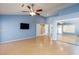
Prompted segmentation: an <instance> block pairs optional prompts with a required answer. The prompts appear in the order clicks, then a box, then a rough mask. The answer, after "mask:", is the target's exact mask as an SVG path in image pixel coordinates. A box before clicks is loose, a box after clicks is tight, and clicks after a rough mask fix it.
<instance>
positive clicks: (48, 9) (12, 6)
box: [0, 3, 73, 16]
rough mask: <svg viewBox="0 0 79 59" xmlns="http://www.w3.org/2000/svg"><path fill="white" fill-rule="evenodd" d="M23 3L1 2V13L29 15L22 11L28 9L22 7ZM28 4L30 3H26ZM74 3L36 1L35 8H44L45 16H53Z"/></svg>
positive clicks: (43, 13)
mask: <svg viewBox="0 0 79 59" xmlns="http://www.w3.org/2000/svg"><path fill="white" fill-rule="evenodd" d="M21 5H22V3H20V4H18V3H0V15H28V13H26V12H25V13H24V12H21V11H23V10H27V11H28V8H27V7H23V8H22V7H21ZM25 5H26V6H27V5H29V4H25ZM71 5H73V4H72V3H35V6H34V9H39V8H42V9H43V12H42V13H41V15H43V16H51V15H54V14H55V13H57V11H58V10H61V9H63V8H66V7H68V6H71Z"/></svg>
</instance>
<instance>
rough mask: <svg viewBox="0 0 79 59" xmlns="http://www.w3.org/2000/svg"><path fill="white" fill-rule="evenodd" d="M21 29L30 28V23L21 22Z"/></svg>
mask: <svg viewBox="0 0 79 59" xmlns="http://www.w3.org/2000/svg"><path fill="white" fill-rule="evenodd" d="M20 29H29V24H27V23H20Z"/></svg>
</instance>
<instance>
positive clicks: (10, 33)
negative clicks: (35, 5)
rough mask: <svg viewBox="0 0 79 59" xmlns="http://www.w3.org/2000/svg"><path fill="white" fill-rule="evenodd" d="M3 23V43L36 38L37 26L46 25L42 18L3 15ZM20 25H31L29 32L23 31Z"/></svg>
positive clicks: (0, 19) (1, 18)
mask: <svg viewBox="0 0 79 59" xmlns="http://www.w3.org/2000/svg"><path fill="white" fill-rule="evenodd" d="M0 21H2V22H1V27H2V28H1V29H2V31H1V32H2V33H1V35H0V36H1V37H0V38H1V42H5V41H11V40H18V39H28V38H32V37H35V36H36V24H37V23H44V22H45V21H44V18H43V17H41V16H33V17H32V16H24V15H3V16H0ZM20 23H29V25H30V28H29V30H21V29H20Z"/></svg>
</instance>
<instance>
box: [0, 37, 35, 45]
mask: <svg viewBox="0 0 79 59" xmlns="http://www.w3.org/2000/svg"><path fill="white" fill-rule="evenodd" d="M35 37H36V36H32V37H29V38H21V39H16V40H9V41H4V42H0V44H4V43H10V42H15V41H20V40H26V39H31V38H35Z"/></svg>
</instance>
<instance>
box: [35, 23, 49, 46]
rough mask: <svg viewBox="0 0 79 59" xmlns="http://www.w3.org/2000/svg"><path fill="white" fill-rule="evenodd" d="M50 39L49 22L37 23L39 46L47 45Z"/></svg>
mask: <svg viewBox="0 0 79 59" xmlns="http://www.w3.org/2000/svg"><path fill="white" fill-rule="evenodd" d="M47 39H48V24H36V42H37V46H41V47H42V46H46V45H47V44H48V43H47Z"/></svg>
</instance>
